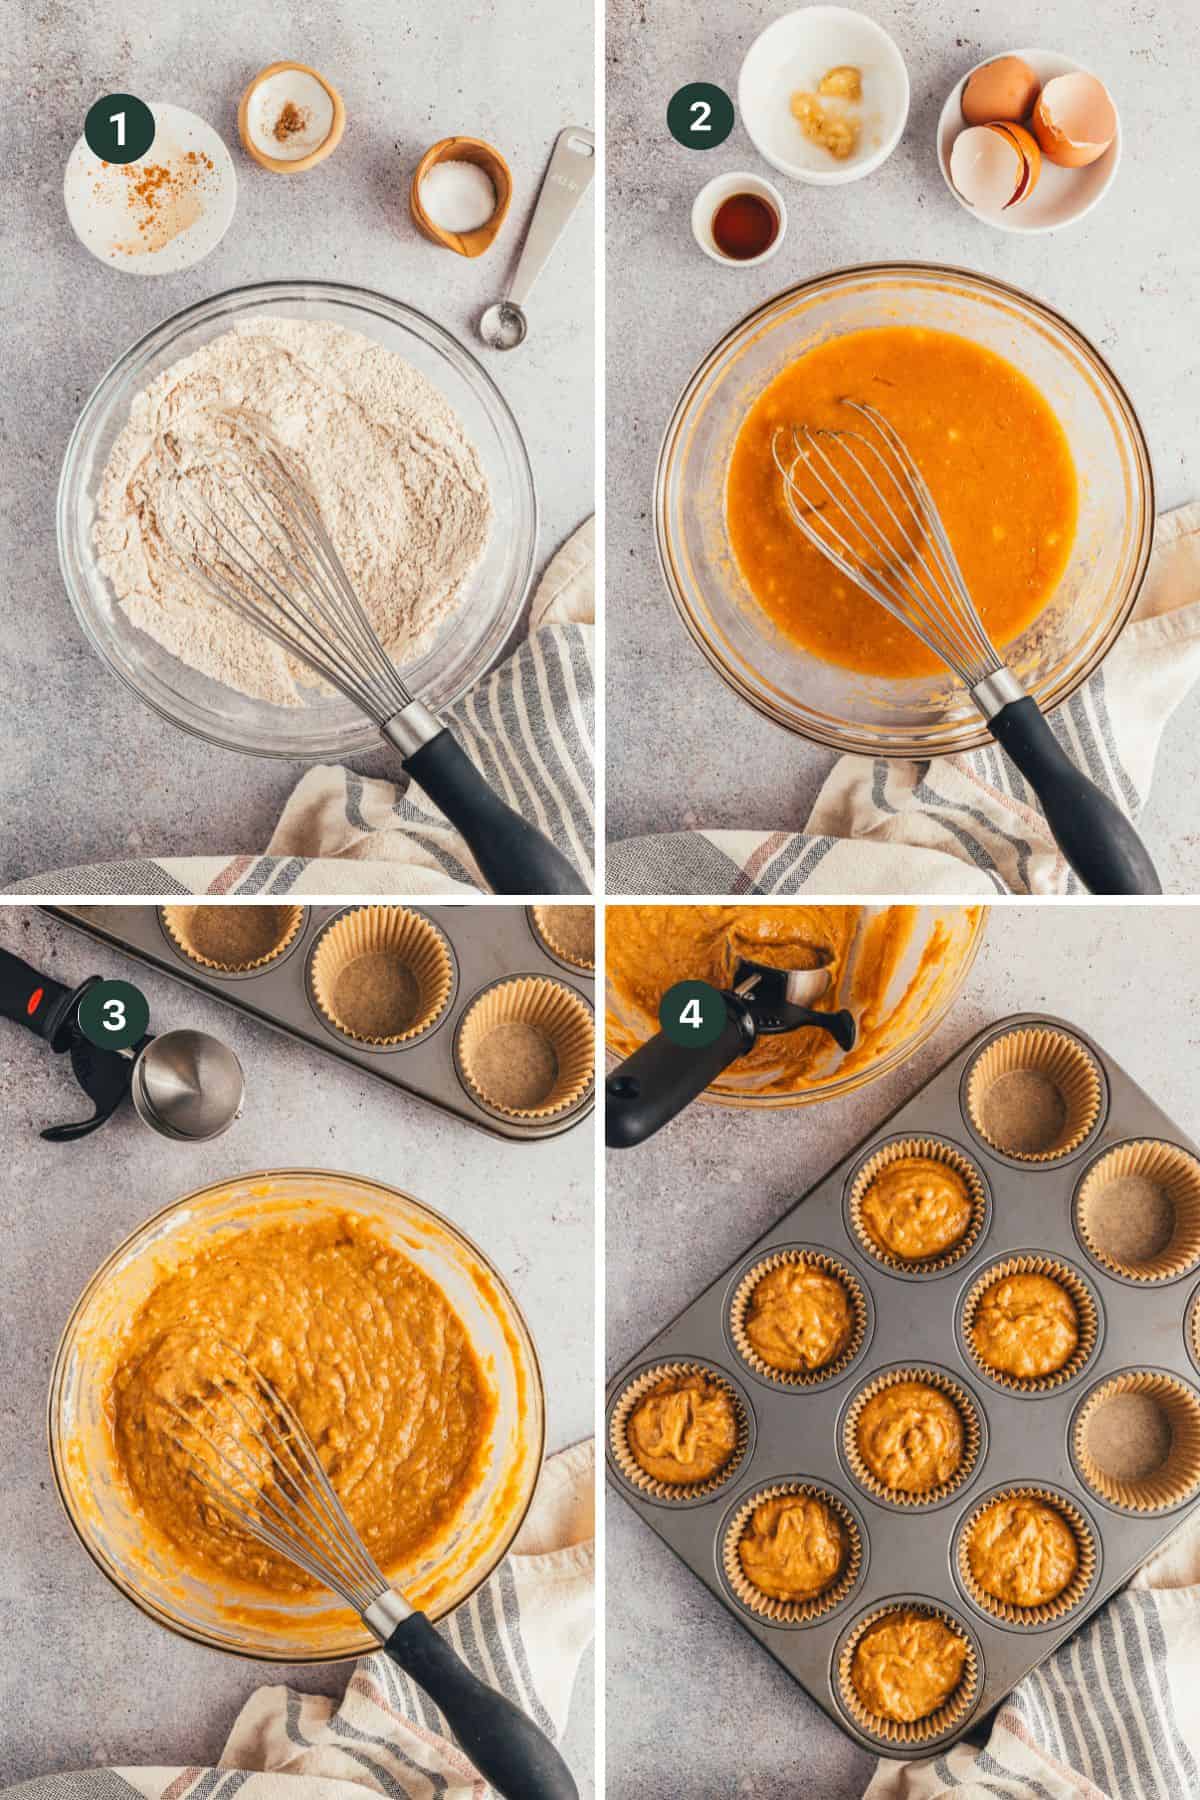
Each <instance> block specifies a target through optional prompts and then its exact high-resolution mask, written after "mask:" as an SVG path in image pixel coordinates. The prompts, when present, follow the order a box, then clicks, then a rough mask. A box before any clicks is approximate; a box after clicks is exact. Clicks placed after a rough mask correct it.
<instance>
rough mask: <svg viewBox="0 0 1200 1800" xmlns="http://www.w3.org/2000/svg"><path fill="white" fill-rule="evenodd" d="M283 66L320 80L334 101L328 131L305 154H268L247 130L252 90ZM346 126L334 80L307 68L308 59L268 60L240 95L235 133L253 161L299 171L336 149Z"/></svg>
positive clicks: (280, 169)
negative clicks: (296, 60) (303, 61)
mask: <svg viewBox="0 0 1200 1800" xmlns="http://www.w3.org/2000/svg"><path fill="white" fill-rule="evenodd" d="M285 69H298V70H299V72H300V73H301V74H302V75H311V76H312V78H313V80H314V81H317V82H320V84H321V86H322V87H323V88H324V89H325V92H326V93H327V94H328V95H329V98H330V101H331V102H332V105H333V120H332V123H331V124H330V127H329V130H328V132H327V133H326V135H325V137H324V138H323V139H322V141H321V142H320V143H319V144H318V145H317V147H316V149H315V150H310V151H309V153H308V155H307V156H297V157H292V158H286V157H282V156H271V155H270V154H269V152H268V151H266V150H264V149H263V148H262V146H261V145H259V144H257V143H255V141H254V137H253V134H252V133H251V130H250V102H251V100H252V99H253V98H254V93H255V90H256V89H257V88H260V87H261V86H262V84H263V82H264V81H266V80H267V78H268V77H269V76H271V75H280V74H282V72H283V71H284V70H285ZM345 129H346V108H345V106H344V105H343V104H342V96H341V95H340V94H339V93H338V91H337V89H336V88H335V87H334V85H333V83H332V82H331V81H327V80H326V79H325V77H324V75H322V73H321V71H320V70H319V69H314V68H310V66H309V64H308V63H302V62H273V63H268V65H267V67H266V68H265V69H260V70H259V71H258V74H257V75H256V76H255V77H254V80H253V81H252V82H251V83H250V85H249V87H248V88H247V89H246V91H245V93H244V94H243V95H242V100H241V105H240V106H239V107H238V135H239V136H240V137H241V140H242V146H243V148H244V150H245V152H246V154H247V156H250V157H253V159H254V161H255V162H256V163H259V164H261V166H262V167H263V168H264V169H270V170H271V172H272V174H274V175H300V174H302V173H303V171H304V170H305V169H311V168H312V167H313V165H314V164H315V163H319V162H322V161H324V159H325V157H327V156H328V155H329V154H330V153H331V152H332V151H334V150H336V149H337V147H338V145H339V144H340V143H341V141H342V132H343V131H344V130H345Z"/></svg>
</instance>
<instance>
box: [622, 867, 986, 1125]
mask: <svg viewBox="0 0 1200 1800" xmlns="http://www.w3.org/2000/svg"><path fill="white" fill-rule="evenodd" d="M617 910H619V909H618V908H617V907H615V906H614V905H613V904H612V903H611V902H610V904H609V908H608V911H609V915H610V917H611V915H612V914H613V913H614V912H616V911H617ZM892 910H894V909H892V908H890V907H886V906H864V907H861V908H860V909H859V913H860V917H859V920H858V923H857V928H856V932H855V937H854V940H853V942H852V943H851V946H850V950H849V953H848V958H847V963H848V965H849V967H848V970H847V972H852V969H853V964H854V960H855V958H856V956H857V955H858V953H859V950H860V948H861V947H862V944H863V941H864V936H865V933H866V931H867V927H868V925H869V924H870V923H871V921H872V920H874V919H876V918H877V917H879V916H880V915H881V914H883V913H886V912H889V911H892ZM903 910H904V911H905V912H907V913H910V914H911V915H912V931H911V933H910V935H909V937H908V940H907V942H906V944H905V946H904V954H903V956H902V957H901V958H900V959H899V961H898V962H897V964H896V967H895V968H894V969H893V970H892V972H891V977H890V980H889V981H888V984H887V987H886V989H885V991H884V992H883V993H882V994H881V995H879V997H878V1000H877V1002H876V1003H875V1005H874V1006H873V1007H872V1017H871V1021H870V1023H871V1028H872V1030H879V1031H880V1041H879V1046H878V1053H877V1054H876V1055H875V1056H874V1057H873V1058H872V1059H871V1060H870V1061H869V1062H867V1063H856V1062H855V1052H854V1051H851V1052H850V1053H849V1054H847V1053H846V1052H845V1051H843V1050H840V1049H839V1048H838V1046H837V1045H836V1044H835V1043H834V1041H833V1039H832V1038H830V1037H827V1036H825V1037H823V1038H822V1046H823V1048H822V1057H823V1061H822V1063H821V1065H820V1069H819V1074H818V1078H817V1079H816V1080H814V1081H812V1083H811V1085H810V1086H808V1087H805V1088H801V1089H800V1090H799V1091H798V1092H793V1093H770V1092H767V1091H765V1090H766V1089H767V1088H768V1087H769V1085H770V1084H771V1083H772V1082H773V1081H775V1080H776V1079H777V1077H778V1075H779V1072H780V1066H781V1065H777V1064H775V1063H771V1064H764V1065H763V1066H761V1067H756V1068H751V1067H749V1065H748V1064H746V1063H737V1062H735V1063H733V1064H731V1066H730V1067H729V1068H728V1069H726V1071H725V1073H724V1074H723V1075H722V1076H720V1077H719V1079H718V1080H717V1081H716V1082H714V1084H713V1085H712V1086H711V1087H709V1088H706V1089H705V1091H704V1093H703V1094H702V1095H701V1099H703V1100H713V1101H716V1102H717V1103H718V1104H720V1105H723V1106H748V1107H778V1106H809V1105H811V1104H812V1102H813V1101H816V1100H836V1099H837V1098H838V1097H839V1096H840V1095H842V1094H850V1093H853V1092H854V1090H855V1089H856V1088H860V1087H865V1086H866V1084H867V1083H868V1082H869V1081H876V1080H878V1078H879V1077H880V1076H881V1075H886V1074H888V1073H889V1072H890V1071H891V1070H892V1069H895V1068H897V1067H899V1065H900V1064H901V1063H902V1062H905V1061H907V1059H908V1058H909V1057H910V1056H912V1055H913V1053H914V1052H915V1051H916V1050H917V1049H919V1047H920V1046H921V1045H922V1044H923V1043H924V1042H925V1040H926V1039H927V1038H928V1037H930V1036H931V1035H932V1033H933V1032H934V1031H936V1029H937V1027H938V1026H939V1025H940V1024H941V1022H942V1020H943V1019H944V1018H945V1016H946V1014H947V1013H948V1012H949V1010H950V1008H951V1007H952V1006H953V1004H954V1002H955V1000H956V999H957V998H958V996H959V994H960V993H961V992H962V989H963V986H964V984H965V982H966V979H967V976H968V975H969V974H970V973H971V968H972V965H973V963H974V961H975V958H976V956H977V955H978V954H979V946H980V944H981V943H982V942H983V934H984V931H985V929H986V926H987V914H988V909H987V907H986V906H913V907H905V908H904V909H903ZM687 973H688V971H687V970H686V969H684V968H680V969H679V971H678V973H677V974H676V975H675V977H674V979H676V980H678V981H683V980H685V979H686V978H687ZM840 1004H842V1005H845V1004H846V1001H845V999H844V998H843V999H842V1001H841V1002H840ZM657 1029H658V1024H657V1020H653V1019H650V1018H647V1017H646V1016H645V1015H644V1014H643V1013H641V1012H640V1011H639V1010H634V1009H632V1008H629V1007H627V1006H626V1005H624V1004H623V1003H622V1001H621V1000H620V999H619V998H618V996H617V995H616V994H615V993H614V991H613V988H612V984H611V982H609V983H608V985H607V1024H606V1037H607V1044H608V1050H609V1060H610V1066H611V1065H612V1064H613V1063H615V1061H616V1059H617V1058H618V1057H620V1058H624V1057H626V1056H629V1055H630V1054H631V1053H632V1052H633V1051H634V1050H635V1049H636V1048H637V1046H638V1045H639V1044H641V1043H644V1042H645V1040H646V1038H647V1037H649V1036H650V1035H651V1033H652V1032H653V1031H656V1030H657ZM778 1041H780V1040H777V1039H774V1038H765V1039H761V1040H760V1043H767V1044H773V1043H775V1042H778Z"/></svg>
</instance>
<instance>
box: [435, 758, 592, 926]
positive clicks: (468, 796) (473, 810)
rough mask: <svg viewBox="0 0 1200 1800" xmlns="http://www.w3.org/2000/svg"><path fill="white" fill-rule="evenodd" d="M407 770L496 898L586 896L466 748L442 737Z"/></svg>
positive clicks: (564, 862)
mask: <svg viewBox="0 0 1200 1800" xmlns="http://www.w3.org/2000/svg"><path fill="white" fill-rule="evenodd" d="M404 767H405V768H406V769H407V770H408V772H409V774H410V775H411V776H412V778H413V780H414V781H416V782H418V783H419V784H420V786H421V787H423V788H424V790H425V792H426V793H427V794H428V795H429V798H430V799H431V800H432V801H433V803H434V805H435V806H439V807H440V808H441V810H442V811H443V812H444V813H445V815H446V817H447V818H448V819H449V821H450V823H451V824H452V825H454V826H456V827H457V829H458V830H459V831H461V833H462V835H463V837H464V838H465V839H466V840H467V843H468V844H469V845H470V847H471V854H472V855H473V856H474V858H475V861H476V862H477V863H478V864H479V868H480V871H481V873H482V875H483V878H484V880H485V881H486V882H487V884H488V886H489V887H490V888H491V890H492V892H493V893H494V894H582V893H584V892H585V891H586V890H585V888H584V885H583V882H582V881H581V880H580V878H579V876H578V874H577V873H576V871H575V869H574V868H573V867H572V865H571V864H570V863H569V862H568V861H567V859H566V857H565V856H564V855H563V853H562V851H561V850H556V849H555V847H554V845H553V844H552V843H551V842H550V839H549V838H548V837H545V836H544V835H543V833H542V832H540V831H539V830H538V829H537V827H536V826H534V825H531V824H530V823H529V822H528V820H527V819H523V818H522V817H521V815H520V813H518V812H514V811H513V809H512V807H511V806H507V805H506V804H505V802H504V801H503V800H501V798H500V796H499V795H498V794H494V793H493V792H492V790H491V788H490V787H489V786H488V784H487V782H486V781H485V780H484V779H483V776H482V775H481V774H480V773H479V770H478V769H477V768H476V767H475V764H474V763H473V762H472V761H471V759H470V757H469V756H468V755H467V753H466V751H465V750H464V749H463V747H462V745H461V744H460V743H459V741H458V739H457V738H456V737H453V736H452V735H451V733H450V732H449V731H439V732H438V734H437V736H436V737H435V738H431V739H430V740H429V742H428V743H427V744H422V745H421V748H420V749H419V750H415V751H414V752H413V754H412V755H411V756H407V757H405V759H404Z"/></svg>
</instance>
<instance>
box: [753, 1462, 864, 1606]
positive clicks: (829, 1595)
mask: <svg viewBox="0 0 1200 1800" xmlns="http://www.w3.org/2000/svg"><path fill="white" fill-rule="evenodd" d="M785 1494H795V1495H796V1496H798V1497H799V1498H801V1499H810V1500H820V1501H821V1503H822V1504H823V1505H824V1506H827V1507H828V1508H829V1510H830V1512H832V1513H834V1514H836V1516H837V1519H838V1522H839V1524H840V1525H842V1526H843V1528H844V1529H845V1533H846V1560H845V1562H844V1563H843V1565H842V1570H841V1573H840V1574H839V1575H838V1577H837V1579H836V1581H834V1582H833V1583H832V1584H831V1585H830V1586H829V1587H827V1588H826V1589H825V1591H824V1593H822V1594H814V1595H812V1597H811V1598H810V1599H808V1600H776V1599H774V1598H773V1597H772V1595H770V1594H764V1593H763V1591H762V1589H761V1588H758V1587H755V1585H754V1583H753V1582H752V1581H751V1580H750V1577H749V1576H748V1575H747V1574H746V1571H745V1569H743V1567H742V1559H741V1557H740V1556H739V1554H738V1550H739V1547H740V1545H741V1542H742V1538H743V1537H744V1536H745V1533H746V1528H747V1526H748V1525H749V1523H750V1521H751V1519H752V1518H753V1517H754V1514H755V1512H756V1510H757V1509H758V1507H760V1506H761V1505H762V1503H763V1502H764V1500H776V1499H779V1498H781V1497H782V1496H783V1495H785ZM862 1557H863V1542H862V1532H861V1531H860V1530H859V1527H858V1521H857V1519H855V1517H854V1515H853V1513H852V1512H851V1511H850V1508H849V1507H848V1506H847V1505H846V1504H845V1502H844V1501H843V1500H839V1499H838V1497H837V1495H836V1494H831V1493H830V1491H829V1489H828V1488H825V1487H822V1486H821V1485H820V1484H819V1483H818V1482H813V1481H775V1482H772V1483H771V1485H770V1486H769V1487H764V1488H759V1489H757V1491H756V1492H755V1493H753V1494H750V1495H748V1496H747V1497H746V1498H745V1499H744V1500H743V1501H742V1503H741V1505H740V1506H739V1507H738V1509H737V1511H736V1512H735V1513H734V1515H733V1517H732V1519H731V1520H730V1521H729V1524H728V1525H727V1526H726V1528H725V1536H724V1541H723V1543H722V1545H721V1566H722V1568H723V1569H724V1571H725V1579H726V1581H727V1582H728V1583H729V1586H730V1588H731V1590H732V1591H733V1593H734V1594H736V1596H737V1598H738V1600H739V1601H740V1602H741V1604H742V1605H743V1606H744V1607H745V1608H746V1610H747V1612H752V1613H754V1614H755V1615H756V1616H757V1617H758V1618H760V1619H769V1620H770V1621H771V1623H772V1624H774V1625H811V1624H812V1623H813V1621H814V1620H815V1619H823V1618H824V1617H825V1615H826V1614H827V1613H831V1612H832V1611H833V1609H834V1607H836V1606H840V1605H841V1604H842V1602H843V1600H845V1598H846V1596H847V1595H848V1594H849V1593H850V1592H851V1591H852V1589H853V1587H854V1584H855V1582H856V1581H857V1580H858V1574H859V1570H860V1569H861V1568H862Z"/></svg>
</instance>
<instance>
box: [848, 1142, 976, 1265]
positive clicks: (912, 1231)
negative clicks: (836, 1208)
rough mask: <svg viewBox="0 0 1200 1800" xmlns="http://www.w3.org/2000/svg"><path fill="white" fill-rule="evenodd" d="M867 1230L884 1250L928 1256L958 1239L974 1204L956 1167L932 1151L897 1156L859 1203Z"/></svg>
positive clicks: (909, 1257)
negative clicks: (939, 1159) (925, 1153)
mask: <svg viewBox="0 0 1200 1800" xmlns="http://www.w3.org/2000/svg"><path fill="white" fill-rule="evenodd" d="M859 1210H860V1212H861V1215H862V1222H863V1226H864V1228H865V1230H866V1233H867V1236H868V1237H869V1238H870V1239H871V1240H872V1242H873V1243H874V1244H875V1245H876V1247H877V1248H878V1249H880V1250H882V1251H883V1252H884V1253H885V1254H887V1255H891V1256H899V1257H902V1258H903V1260H904V1261H905V1262H928V1261H929V1259H930V1258H931V1257H935V1256H941V1255H943V1253H944V1252H945V1251H947V1250H949V1249H952V1248H953V1246H954V1245H955V1244H957V1243H959V1242H961V1240H962V1238H963V1237H964V1236H965V1234H966V1232H967V1230H968V1228H969V1227H970V1224H971V1219H972V1217H973V1214H974V1208H973V1206H972V1204H971V1196H970V1194H969V1192H968V1190H967V1184H966V1182H965V1181H964V1180H963V1177H962V1176H961V1175H960V1174H959V1172H958V1170H957V1169H954V1168H951V1167H950V1165H949V1164H948V1163H944V1162H939V1161H937V1159H936V1158H935V1157H932V1156H898V1157H897V1158H896V1160H895V1162H891V1163H888V1164H886V1166H885V1167H884V1168H882V1169H880V1171H879V1173H878V1174H877V1175H876V1176H875V1177H874V1178H873V1180H872V1181H871V1183H870V1185H869V1187H868V1188H867V1191H866V1193H865V1194H864V1195H863V1197H862V1201H861V1203H860V1209H859Z"/></svg>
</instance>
